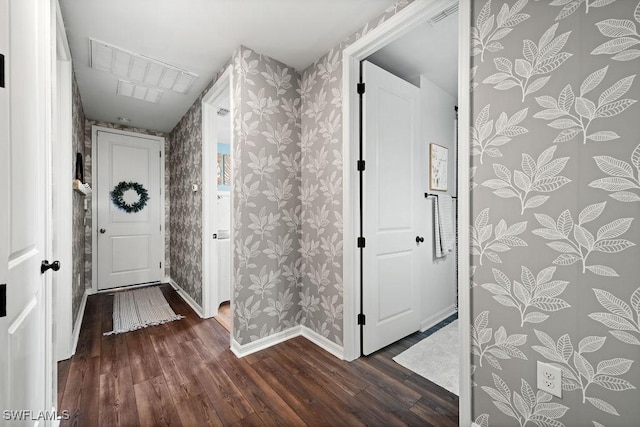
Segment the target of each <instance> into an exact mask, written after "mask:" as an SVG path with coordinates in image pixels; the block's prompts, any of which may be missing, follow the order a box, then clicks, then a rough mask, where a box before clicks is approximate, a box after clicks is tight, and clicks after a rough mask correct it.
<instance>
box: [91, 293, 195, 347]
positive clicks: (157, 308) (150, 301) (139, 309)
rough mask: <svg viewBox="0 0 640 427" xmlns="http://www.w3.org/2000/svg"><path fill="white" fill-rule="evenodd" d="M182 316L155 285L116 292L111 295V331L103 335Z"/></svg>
mask: <svg viewBox="0 0 640 427" xmlns="http://www.w3.org/2000/svg"><path fill="white" fill-rule="evenodd" d="M183 318H184V316H182V315H179V314H176V313H175V312H174V311H173V310H172V309H171V306H169V303H168V302H167V300H166V299H165V297H164V295H162V291H161V290H160V288H159V287H157V286H153V287H149V288H141V289H133V290H130V291H124V292H117V293H116V294H114V296H113V331H110V332H105V333H104V335H111V334H121V333H123V332H129V331H135V330H136V329H142V328H146V327H148V326H155V325H161V324H163V323H167V322H172V321H174V320H179V319H183Z"/></svg>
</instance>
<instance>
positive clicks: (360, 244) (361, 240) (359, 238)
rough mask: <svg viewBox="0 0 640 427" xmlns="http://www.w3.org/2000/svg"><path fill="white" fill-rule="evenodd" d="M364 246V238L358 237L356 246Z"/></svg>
mask: <svg viewBox="0 0 640 427" xmlns="http://www.w3.org/2000/svg"><path fill="white" fill-rule="evenodd" d="M364 246H365V238H364V237H358V247H359V248H364Z"/></svg>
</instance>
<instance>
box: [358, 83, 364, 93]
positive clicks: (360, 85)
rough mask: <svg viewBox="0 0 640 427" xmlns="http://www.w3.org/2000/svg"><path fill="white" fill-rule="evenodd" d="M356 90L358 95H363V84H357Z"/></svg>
mask: <svg viewBox="0 0 640 427" xmlns="http://www.w3.org/2000/svg"><path fill="white" fill-rule="evenodd" d="M357 89H358V95H363V94H364V83H358V86H357Z"/></svg>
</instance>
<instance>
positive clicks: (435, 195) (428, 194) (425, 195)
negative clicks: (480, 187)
mask: <svg viewBox="0 0 640 427" xmlns="http://www.w3.org/2000/svg"><path fill="white" fill-rule="evenodd" d="M438 196H439V194H430V193H424V197H438ZM451 198H452V199H457V198H458V197H456V196H451Z"/></svg>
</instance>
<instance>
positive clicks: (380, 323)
mask: <svg viewBox="0 0 640 427" xmlns="http://www.w3.org/2000/svg"><path fill="white" fill-rule="evenodd" d="M363 81H364V82H365V87H366V90H365V93H364V99H363V118H362V120H363V121H364V123H363V138H364V147H363V150H364V153H363V158H364V160H365V161H366V169H365V172H364V187H363V197H364V202H363V215H364V216H363V218H364V219H363V235H364V237H365V239H366V246H365V248H364V251H363V267H364V272H363V294H362V298H363V308H364V314H365V316H366V323H365V326H364V327H363V337H362V338H363V352H364V354H365V355H367V354H371V353H373V352H374V351H376V350H378V349H380V348H382V347H384V346H386V345H388V344H391V343H392V342H395V341H397V340H399V339H401V338H403V337H405V336H407V335H409V334H411V333H413V332H415V331H417V330H418V329H420V282H421V280H420V279H421V278H420V277H419V276H420V269H419V265H420V263H422V262H426V261H427V260H426V256H427V255H426V252H425V251H424V249H425V246H424V245H428V244H430V242H424V243H421V245H422V246H420V244H418V243H417V242H416V237H417V236H421V235H420V233H419V229H418V227H417V226H418V224H419V219H418V218H417V215H416V212H417V209H418V206H419V205H418V204H419V203H424V188H426V183H424V184H423V185H420V183H419V180H420V164H421V163H424V164H426V162H427V159H421V158H420V148H419V147H420V146H419V144H420V89H419V88H417V87H415V86H413V85H411V84H410V83H407V82H406V81H404V80H402V79H400V78H398V77H396V76H394V75H393V74H391V73H389V72H387V71H385V70H383V69H382V68H380V67H377V66H376V65H374V64H372V63H370V62H367V61H364V63H363ZM421 249H423V250H421Z"/></svg>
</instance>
